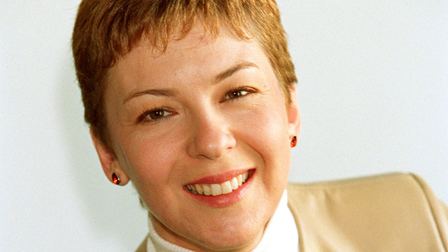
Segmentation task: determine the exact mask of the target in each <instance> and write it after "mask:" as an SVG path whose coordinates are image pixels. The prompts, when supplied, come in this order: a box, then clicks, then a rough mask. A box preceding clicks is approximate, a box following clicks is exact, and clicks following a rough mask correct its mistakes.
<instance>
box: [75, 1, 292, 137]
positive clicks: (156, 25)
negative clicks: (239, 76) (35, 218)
mask: <svg viewBox="0 0 448 252" xmlns="http://www.w3.org/2000/svg"><path fill="white" fill-rule="evenodd" d="M197 21H199V22H201V23H202V24H203V25H204V28H205V29H206V31H207V32H208V33H209V34H210V35H212V36H216V35H217V34H218V31H219V28H220V26H221V25H224V26H226V28H229V30H230V31H231V32H233V34H234V35H235V36H236V37H237V38H240V39H250V38H255V39H256V41H257V42H258V43H260V45H261V46H262V48H263V50H264V52H265V53H266V55H267V57H268V58H269V60H270V63H271V65H272V67H273V69H274V72H275V74H276V76H277V79H278V80H279V82H280V85H281V88H282V90H283V92H284V94H285V96H286V98H287V100H288V102H290V91H289V90H290V87H291V85H293V84H294V83H296V82H297V78H296V74H295V71H294V65H293V63H292V60H291V57H290V55H289V52H288V47H287V40H286V35H285V32H284V29H283V27H282V25H281V21H280V13H279V10H278V7H277V4H276V2H275V0H83V1H82V2H81V4H80V6H79V10H78V15H77V18H76V22H75V26H74V30H73V37H72V50H73V57H74V60H75V67H76V75H77V78H78V81H79V85H80V88H81V93H82V100H83V103H84V117H85V120H86V122H87V123H88V124H89V125H90V126H91V129H92V130H93V132H94V134H96V135H97V136H98V137H99V138H100V140H102V141H103V142H104V143H106V144H107V143H108V142H109V139H108V133H107V122H106V118H105V114H104V101H103V97H104V91H105V88H106V83H105V77H106V75H107V72H108V70H109V68H111V67H112V66H113V65H114V64H115V62H117V60H118V59H119V58H120V57H122V56H124V55H125V54H126V53H128V52H129V51H131V50H132V49H133V47H134V46H135V45H136V44H137V43H138V42H139V41H140V40H141V38H142V36H143V35H144V36H145V37H146V38H148V39H149V40H150V42H151V43H152V45H153V46H155V47H157V48H159V49H160V50H162V51H163V50H165V49H166V47H167V45H168V42H169V39H171V38H172V36H173V35H180V38H182V37H183V36H185V35H186V34H187V33H188V32H189V31H190V29H191V28H192V26H193V25H194V23H195V22H197Z"/></svg>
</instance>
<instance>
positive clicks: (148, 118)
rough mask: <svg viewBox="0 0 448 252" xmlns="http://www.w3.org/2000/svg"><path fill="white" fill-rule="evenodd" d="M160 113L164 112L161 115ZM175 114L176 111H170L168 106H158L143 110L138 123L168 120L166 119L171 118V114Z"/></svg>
mask: <svg viewBox="0 0 448 252" xmlns="http://www.w3.org/2000/svg"><path fill="white" fill-rule="evenodd" d="M159 113H163V114H162V115H160V114H159ZM166 113H168V115H165V114H166ZM174 114H175V113H174V112H171V111H169V110H168V109H167V108H164V107H157V108H153V109H150V110H147V111H145V112H143V113H142V114H141V115H140V116H139V117H138V118H137V123H152V122H157V121H161V120H166V119H168V118H170V117H171V116H173V115H174ZM153 116H155V117H156V118H152V117H153Z"/></svg>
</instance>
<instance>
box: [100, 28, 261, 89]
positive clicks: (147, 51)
mask: <svg viewBox="0 0 448 252" xmlns="http://www.w3.org/2000/svg"><path fill="white" fill-rule="evenodd" d="M243 61H244V62H252V63H254V64H256V65H257V66H258V67H259V68H266V69H270V63H269V60H268V59H267V57H266V55H265V54H264V52H263V50H262V49H261V47H260V46H259V44H258V43H257V42H256V41H255V40H254V39H246V40H244V39H240V38H237V37H235V36H234V35H233V34H232V33H231V32H229V31H228V30H226V29H220V30H219V33H218V34H217V35H216V36H211V35H210V34H209V33H207V32H206V31H205V30H204V29H203V27H202V26H200V25H195V26H193V28H192V29H191V31H190V32H189V33H187V34H186V36H184V37H182V38H180V39H179V38H175V37H174V38H172V39H171V40H170V41H169V43H168V45H167V47H166V50H164V51H161V50H159V49H158V48H156V47H154V46H152V45H151V43H150V41H149V39H148V38H145V37H143V38H142V39H141V40H140V41H139V43H138V44H137V45H136V47H135V48H133V49H132V50H131V51H130V52H129V53H128V54H127V55H125V56H124V57H122V58H121V59H120V60H119V61H118V62H117V63H116V64H115V65H114V66H113V67H112V68H111V69H110V71H109V75H108V81H109V83H110V84H112V86H116V88H120V89H121V88H122V87H123V84H124V83H125V84H126V89H138V88H140V86H141V85H143V83H145V84H148V83H151V84H154V85H165V86H167V85H168V86H169V85H172V84H175V83H180V82H188V81H189V80H191V79H192V81H197V80H198V79H201V80H203V81H205V82H208V81H211V78H212V77H213V76H215V74H216V73H218V72H220V71H222V70H223V69H226V68H228V67H229V66H232V65H235V64H238V63H240V62H243ZM113 83H115V84H113Z"/></svg>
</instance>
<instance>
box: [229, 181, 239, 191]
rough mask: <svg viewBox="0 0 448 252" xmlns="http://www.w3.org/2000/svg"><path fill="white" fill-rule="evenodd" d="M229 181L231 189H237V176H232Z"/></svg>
mask: <svg viewBox="0 0 448 252" xmlns="http://www.w3.org/2000/svg"><path fill="white" fill-rule="evenodd" d="M231 183H232V190H236V189H238V186H239V185H238V179H237V178H232V181H231Z"/></svg>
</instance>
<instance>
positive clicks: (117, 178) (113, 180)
mask: <svg viewBox="0 0 448 252" xmlns="http://www.w3.org/2000/svg"><path fill="white" fill-rule="evenodd" d="M112 183H114V184H116V185H119V184H120V183H121V180H120V178H119V177H118V176H117V174H115V172H114V173H112Z"/></svg>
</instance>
